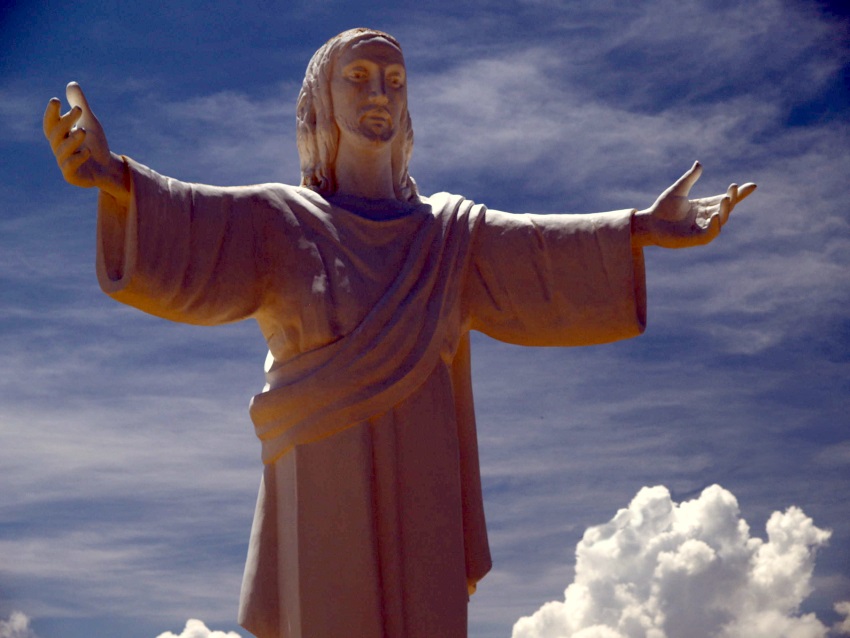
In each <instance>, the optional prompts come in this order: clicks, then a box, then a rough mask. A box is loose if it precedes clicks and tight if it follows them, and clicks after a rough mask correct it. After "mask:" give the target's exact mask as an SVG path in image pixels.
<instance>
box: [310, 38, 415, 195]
mask: <svg viewBox="0 0 850 638" xmlns="http://www.w3.org/2000/svg"><path fill="white" fill-rule="evenodd" d="M375 37H380V38H385V39H386V40H389V41H390V42H392V43H393V44H394V45H395V46H397V47H398V48H399V50H401V45H400V44H399V43H398V41H397V40H396V39H395V38H394V37H392V36H391V35H389V34H386V33H383V32H381V31H376V30H374V29H364V28H358V29H350V30H348V31H344V32H343V33H340V34H339V35H338V36H335V37H333V38H331V39H330V40H328V41H327V42H325V44H324V45H323V46H322V47H321V48H320V49H319V50H318V51H316V53H315V54H314V55H313V58H312V59H311V60H310V64H308V65H307V72H306V73H305V74H304V83H303V84H302V86H301V92H300V93H299V94H298V103H297V106H296V109H295V119H296V129H295V140H296V142H297V144H298V155H299V156H300V159H301V185H302V186H306V187H307V188H310V189H312V190H314V191H317V192H319V193H322V194H325V195H332V194H333V193H335V192H336V190H337V183H336V176H335V174H334V164H335V162H336V154H337V149H338V148H339V128H338V127H337V125H336V121H335V120H334V114H333V102H332V101H331V74H332V73H333V67H334V63H335V62H336V60H337V58H339V56H340V54H341V53H342V52H343V51H344V50H345V48H346V47H348V46H350V45H352V44H354V43H355V42H359V41H360V40H367V39H369V38H375ZM398 129H399V130H398V133H397V134H396V136H395V139H393V142H392V174H393V189H394V190H395V196H396V197H397V198H398V199H400V200H402V201H416V200H418V198H419V192H418V191H417V189H416V182H414V181H413V178H411V177H410V174H409V173H408V172H407V168H408V164H409V163H410V156H411V155H412V153H413V125H412V124H411V121H410V113H409V112H408V110H407V107H406V106H405V109H404V112H403V113H402V115H401V121H400V122H399V123H398Z"/></svg>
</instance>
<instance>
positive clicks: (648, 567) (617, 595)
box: [513, 485, 845, 638]
mask: <svg viewBox="0 0 850 638" xmlns="http://www.w3.org/2000/svg"><path fill="white" fill-rule="evenodd" d="M829 536H830V532H829V531H825V530H821V529H818V528H817V527H815V525H814V524H813V522H812V519H810V518H809V517H807V516H806V515H805V514H804V513H803V512H802V510H800V509H799V508H796V507H790V508H788V509H787V510H786V511H785V512H784V513H781V512H774V513H773V515H772V516H771V517H770V520H769V521H768V523H767V538H768V540H767V541H766V542H765V541H763V540H761V539H759V538H754V537H751V536H750V532H749V527H748V526H747V523H746V522H745V521H744V520H743V519H742V518H741V517H740V511H739V509H738V502H737V500H736V499H735V497H734V495H733V494H732V493H730V492H728V491H727V490H724V489H723V488H721V487H720V486H717V485H714V486H712V487H709V488H707V489H706V490H704V491H703V492H702V494H701V495H700V496H699V498H696V499H694V500H691V501H686V502H683V503H681V504H677V503H675V502H673V500H672V498H671V496H670V492H669V491H668V489H667V488H666V487H661V486H659V487H652V488H646V487H645V488H643V489H642V490H641V491H640V492H638V494H637V496H635V498H634V499H633V500H632V502H631V503H630V504H629V506H628V508H626V509H621V510H620V511H619V512H617V514H616V516H614V518H613V519H612V520H611V521H610V522H608V523H606V524H605V525H599V526H595V527H591V528H589V529H588V530H587V531H586V532H585V534H584V538H583V539H582V540H581V542H579V544H578V547H577V548H576V570H575V573H576V575H575V580H574V581H573V582H572V583H571V584H570V585H569V586H568V587H567V589H566V591H565V592H564V594H565V598H564V601H563V602H561V601H554V602H548V603H545V604H544V605H543V606H542V607H541V608H540V609H539V610H538V611H537V612H535V613H534V614H533V615H531V616H528V617H524V618H521V619H520V620H519V621H518V622H517V623H516V624H515V625H514V630H513V638H637V637H638V636H641V637H652V638H664V637H665V636H685V635H687V636H689V637H690V638H708V637H709V636H715V637H716V636H721V637H723V638H745V637H746V638H775V637H777V636H789V637H790V636H793V637H795V638H822V637H824V636H826V635H827V632H828V629H827V627H826V626H825V625H823V624H822V623H821V622H820V621H819V620H818V619H817V618H816V617H815V616H814V614H805V615H800V614H799V609H800V604H801V603H802V602H803V600H804V599H805V598H806V597H807V596H808V595H809V594H810V593H811V589H812V587H811V577H812V571H813V569H814V559H815V552H816V550H817V548H818V547H820V546H822V545H824V544H825V543H826V541H827V540H828V539H829ZM837 610H838V611H839V612H844V611H845V610H844V609H843V608H842V609H837Z"/></svg>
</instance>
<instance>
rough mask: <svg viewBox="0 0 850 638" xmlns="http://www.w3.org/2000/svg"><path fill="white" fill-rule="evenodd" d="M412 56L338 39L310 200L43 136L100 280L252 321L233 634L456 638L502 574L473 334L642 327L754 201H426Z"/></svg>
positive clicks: (165, 307)
mask: <svg viewBox="0 0 850 638" xmlns="http://www.w3.org/2000/svg"><path fill="white" fill-rule="evenodd" d="M406 86H407V77H406V73H405V65H404V59H403V57H402V52H401V47H400V46H399V44H398V42H397V41H396V40H395V39H394V38H393V37H392V36H390V35H387V34H385V33H380V32H377V31H373V30H368V29H354V30H351V31H346V32H345V33H342V34H340V35H338V36H336V37H335V38H333V39H331V40H330V41H329V42H327V43H326V44H325V45H324V46H323V47H322V48H321V49H319V51H318V52H316V54H315V55H314V56H313V59H312V60H311V61H310V64H309V66H308V68H307V73H306V76H305V78H304V85H303V88H302V90H301V94H300V95H299V97H298V105H297V139H298V151H299V153H300V157H301V171H302V181H301V185H300V186H286V185H283V184H261V185H257V186H244V187H235V188H219V187H214V186H206V185H200V184H187V183H182V182H179V181H177V180H173V179H170V178H168V177H164V176H162V175H159V174H157V173H155V172H154V171H152V170H150V169H149V168H147V167H145V166H142V165H141V164H138V163H136V162H134V161H133V160H131V159H129V158H127V157H123V156H119V155H116V154H114V153H112V152H111V151H110V149H109V145H108V144H107V140H106V136H105V135H104V132H103V128H102V127H101V125H100V123H99V122H98V120H97V119H96V118H95V116H94V114H93V113H92V110H91V108H90V107H89V105H88V103H87V102H86V99H85V97H84V95H83V92H82V90H81V88H80V87H79V86H78V85H77V84H75V83H71V84H69V85H68V89H67V99H68V101H69V102H70V104H71V106H72V108H71V110H70V111H69V112H68V113H65V114H64V115H61V114H60V102H59V100H58V99H56V98H54V99H52V100H50V102H49V104H48V106H47V110H46V112H45V115H44V132H45V135H46V136H47V138H48V140H49V141H50V144H51V147H52V148H53V152H54V154H55V155H56V159H57V162H58V163H59V166H60V168H61V169H62V173H63V175H64V177H65V179H66V180H67V181H68V182H70V183H71V184H74V185H76V186H83V187H91V186H95V187H97V188H99V189H100V196H99V199H98V227H97V228H98V230H97V275H98V279H99V282H100V285H101V287H102V288H103V290H104V291H105V292H106V293H107V294H109V295H110V296H112V297H113V298H115V299H116V300H118V301H120V302H122V303H126V304H130V305H132V306H135V307H137V308H139V309H141V310H144V311H145V312H148V313H151V314H154V315H157V316H160V317H165V318H166V319H170V320H173V321H182V322H187V323H194V324H202V325H210V324H220V323H226V322H231V321H239V320H242V319H248V318H253V319H255V320H256V321H257V323H258V324H259V326H260V328H261V330H262V332H263V335H264V336H265V338H266V340H267V342H268V346H269V355H268V358H267V361H266V377H267V384H266V386H265V388H263V390H262V392H260V393H259V394H257V395H256V396H255V397H254V399H253V401H252V403H251V408H250V414H251V418H252V420H253V422H254V425H255V427H256V433H257V436H258V437H259V439H260V441H261V445H262V459H263V463H264V474H263V481H262V483H261V487H260V493H259V498H258V501H257V508H256V513H255V518H254V524H253V528H252V531H251V539H250V548H249V555H248V561H247V566H246V569H245V575H244V581H243V588H242V597H241V604H240V619H239V620H240V623H241V624H242V625H243V626H244V627H245V628H246V629H247V630H249V631H250V632H252V633H253V634H255V635H256V636H259V637H260V638H282V637H297V638H301V637H302V636H303V637H305V638H338V637H340V636H357V637H361V638H378V637H387V638H400V637H405V638H419V637H421V638H434V637H436V636H441V637H443V638H461V637H463V636H466V631H467V627H466V625H467V603H468V599H469V595H471V594H472V593H473V592H474V591H475V587H476V583H477V582H478V581H479V580H480V579H481V578H482V577H483V576H484V575H485V574H486V573H487V571H488V570H489V568H490V555H489V549H488V546H487V536H486V530H485V524H484V513H483V508H482V497H481V483H480V476H479V467H478V452H477V443H476V433H475V417H474V414H473V404H472V386H471V382H470V359H469V356H470V352H469V337H468V334H469V331H470V330H480V331H481V332H484V333H486V334H488V335H490V336H491V337H494V338H496V339H500V340H503V341H508V342H511V343H517V344H524V345H537V346H540V345H550V346H555V345H557V346H576V345H590V344H596V343H603V342H607V341H612V340H616V339H625V338H628V337H633V336H636V335H638V334H640V333H641V332H642V331H643V329H644V324H645V316H646V315H645V305H646V304H645V287H644V266H643V252H642V251H643V247H644V246H649V245H658V246H665V247H669V248H679V247H687V246H694V245H698V244H705V243H707V242H709V241H711V240H712V239H714V238H715V237H716V236H717V234H718V233H719V232H720V228H721V226H722V225H723V224H724V223H725V222H726V219H727V217H728V216H729V213H730V212H731V211H732V209H733V208H734V207H735V205H736V204H737V203H738V202H739V201H741V200H742V199H744V198H745V197H746V196H747V195H749V194H750V193H751V192H752V191H753V190H754V189H755V186H754V185H753V184H747V185H745V186H742V187H740V188H739V187H737V186H735V185H732V186H730V187H729V189H728V191H727V192H726V193H725V194H724V195H718V196H715V197H709V198H704V199H697V200H691V201H689V200H688V198H687V195H688V192H689V190H690V188H691V186H692V185H693V184H694V182H695V181H696V180H697V179H698V177H699V175H700V172H701V170H702V169H701V167H700V165H699V164H694V166H693V167H692V168H691V169H690V170H689V171H688V172H687V173H685V174H684V175H683V176H682V177H681V178H680V179H679V180H678V181H677V182H676V183H675V184H673V185H672V186H671V187H670V188H668V189H667V190H666V191H664V193H662V194H661V196H660V197H659V198H658V199H657V200H656V201H655V203H654V204H653V205H652V206H651V207H650V208H648V209H646V210H641V211H636V210H622V211H617V212H609V213H599V214H591V215H513V214H509V213H504V212H500V211H496V210H490V209H487V208H485V207H484V206H482V205H478V204H474V203H473V202H471V201H469V200H467V199H464V198H463V197H460V196H457V195H450V194H447V193H438V194H436V195H432V196H431V197H423V196H420V195H419V193H418V191H417V188H416V184H415V182H414V181H413V180H412V179H411V177H410V175H409V174H408V161H409V159H410V154H411V150H412V146H413V132H412V127H411V122H410V117H409V115H408V110H407V89H406Z"/></svg>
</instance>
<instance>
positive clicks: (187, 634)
mask: <svg viewBox="0 0 850 638" xmlns="http://www.w3.org/2000/svg"><path fill="white" fill-rule="evenodd" d="M156 638H242V636H240V635H239V634H237V633H236V632H235V631H228V632H223V631H213V630H212V629H209V628H208V627H207V626H206V625H205V624H204V623H203V622H202V621H200V620H197V619H195V618H190V619H189V620H187V621H186V627H184V629H183V631H182V633H180V634H174V633H171V632H170V631H166V632H165V633H163V634H160V635H159V636H157V637H156Z"/></svg>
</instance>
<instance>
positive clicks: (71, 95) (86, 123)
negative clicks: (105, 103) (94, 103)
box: [65, 82, 97, 128]
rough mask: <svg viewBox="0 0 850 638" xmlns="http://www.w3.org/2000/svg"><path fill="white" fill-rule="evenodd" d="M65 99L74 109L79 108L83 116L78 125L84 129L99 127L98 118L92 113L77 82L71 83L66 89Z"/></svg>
mask: <svg viewBox="0 0 850 638" xmlns="http://www.w3.org/2000/svg"><path fill="white" fill-rule="evenodd" d="M65 97H66V98H67V99H68V104H70V105H71V106H72V107H74V106H79V107H80V110H82V112H83V114H82V115H81V116H80V119H79V121H78V122H77V124H78V125H79V126H82V127H83V128H91V127H93V126H95V125H97V118H96V117H95V116H94V113H92V110H91V107H90V106H89V103H88V100H86V95H85V93H83V89H82V87H81V86H80V85H79V84H77V83H76V82H69V83H68V86H67V87H65Z"/></svg>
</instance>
